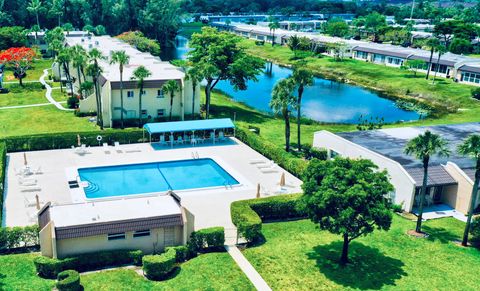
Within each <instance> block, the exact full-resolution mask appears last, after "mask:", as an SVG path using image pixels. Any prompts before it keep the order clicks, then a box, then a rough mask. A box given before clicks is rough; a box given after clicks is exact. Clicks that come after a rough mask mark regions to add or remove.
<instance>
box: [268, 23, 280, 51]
mask: <svg viewBox="0 0 480 291" xmlns="http://www.w3.org/2000/svg"><path fill="white" fill-rule="evenodd" d="M268 28H269V29H270V33H271V34H272V47H273V46H274V45H275V30H277V29H278V28H280V24H279V23H278V21H276V20H275V19H272V21H270V22H269V23H268Z"/></svg>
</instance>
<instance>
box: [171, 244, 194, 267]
mask: <svg viewBox="0 0 480 291" xmlns="http://www.w3.org/2000/svg"><path fill="white" fill-rule="evenodd" d="M169 250H173V251H175V262H177V263H183V262H185V261H187V260H189V259H190V258H191V257H193V254H192V253H191V250H190V249H189V248H188V247H187V246H176V247H166V248H165V252H168V251H169Z"/></svg>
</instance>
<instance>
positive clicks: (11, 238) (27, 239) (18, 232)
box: [0, 225, 39, 250]
mask: <svg viewBox="0 0 480 291" xmlns="http://www.w3.org/2000/svg"><path fill="white" fill-rule="evenodd" d="M38 232H39V229H38V225H32V226H25V227H19V226H16V227H2V228H0V250H5V249H13V248H21V247H31V246H37V245H38V244H39V238H38Z"/></svg>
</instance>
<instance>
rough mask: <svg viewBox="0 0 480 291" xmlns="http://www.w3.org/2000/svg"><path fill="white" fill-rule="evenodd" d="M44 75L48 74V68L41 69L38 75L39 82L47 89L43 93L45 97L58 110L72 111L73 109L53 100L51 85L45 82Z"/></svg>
mask: <svg viewBox="0 0 480 291" xmlns="http://www.w3.org/2000/svg"><path fill="white" fill-rule="evenodd" d="M46 76H48V69H45V70H43V75H42V76H41V77H40V83H42V85H43V86H45V88H46V89H47V92H46V93H45V97H46V98H47V100H48V102H50V103H51V104H53V105H55V107H57V108H58V109H60V110H64V111H73V110H74V109H69V108H65V107H63V106H62V104H60V102H57V101H55V99H53V97H52V87H51V86H50V85H48V84H47V82H46V81H45V77H46Z"/></svg>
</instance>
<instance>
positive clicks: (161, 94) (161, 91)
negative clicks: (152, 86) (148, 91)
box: [157, 89, 165, 98]
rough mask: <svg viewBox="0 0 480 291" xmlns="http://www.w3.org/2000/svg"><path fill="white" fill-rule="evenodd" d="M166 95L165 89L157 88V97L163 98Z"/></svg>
mask: <svg viewBox="0 0 480 291" xmlns="http://www.w3.org/2000/svg"><path fill="white" fill-rule="evenodd" d="M163 97H165V95H164V94H163V89H159V90H157V98H163Z"/></svg>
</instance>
